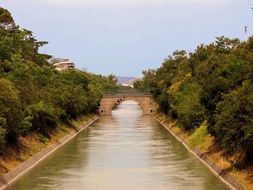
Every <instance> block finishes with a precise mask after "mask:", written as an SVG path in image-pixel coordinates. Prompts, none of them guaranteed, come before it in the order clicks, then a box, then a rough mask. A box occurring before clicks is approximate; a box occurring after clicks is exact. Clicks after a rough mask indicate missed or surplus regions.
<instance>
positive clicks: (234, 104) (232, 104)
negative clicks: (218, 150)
mask: <svg viewBox="0 0 253 190" xmlns="http://www.w3.org/2000/svg"><path fill="white" fill-rule="evenodd" d="M252 52H253V36H252V37H250V38H249V39H248V40H247V41H245V42H240V41H239V40H238V39H229V38H226V37H224V36H221V37H218V38H217V39H216V41H215V42H214V43H211V44H208V45H204V44H202V45H200V46H198V47H197V48H196V50H195V51H194V52H191V53H189V54H187V53H186V52H185V51H182V50H181V51H175V52H174V53H173V54H172V56H169V57H168V58H166V59H165V61H164V63H163V64H162V66H161V67H160V68H158V69H156V70H148V71H144V72H143V74H144V77H143V79H142V80H141V81H137V82H136V84H135V87H136V88H139V89H144V90H145V91H148V92H150V93H152V94H153V96H154V98H155V99H156V101H157V102H158V103H159V106H160V111H162V112H164V113H165V114H168V115H169V116H170V117H172V118H174V119H177V120H178V123H179V124H180V126H181V127H183V128H184V129H186V130H194V131H196V133H197V134H199V135H197V134H196V138H195V139H201V138H202V136H205V135H204V134H202V132H201V131H200V132H198V129H195V128H197V127H198V126H199V125H200V124H201V123H202V122H203V121H204V120H206V121H207V131H208V132H209V133H210V134H211V135H213V136H214V137H216V142H217V143H218V144H219V145H220V146H221V147H223V148H224V150H226V151H227V152H230V153H236V152H238V151H241V152H244V153H246V157H247V158H248V159H249V160H250V161H251V162H252V160H253V156H252V155H253V148H252V147H253V138H252V136H253V135H252V134H253V132H252V129H253V128H252V125H253V123H252V118H253V111H252V110H253V103H252V102H253V99H252V97H253V87H252V86H253V64H252V62H253V53H252ZM200 130H202V129H200ZM250 155H251V156H250Z"/></svg>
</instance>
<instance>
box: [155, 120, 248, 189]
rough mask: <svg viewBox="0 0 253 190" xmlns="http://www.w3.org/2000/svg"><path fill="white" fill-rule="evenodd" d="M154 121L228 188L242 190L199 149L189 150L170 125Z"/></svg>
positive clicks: (184, 140)
mask: <svg viewBox="0 0 253 190" xmlns="http://www.w3.org/2000/svg"><path fill="white" fill-rule="evenodd" d="M154 117H155V119H156V120H157V121H158V122H159V123H160V124H161V125H162V126H164V127H165V128H166V129H167V130H168V131H169V132H170V133H171V134H172V135H173V136H174V137H175V138H176V139H177V140H178V141H180V142H181V143H182V144H183V145H184V146H185V148H186V149H187V150H188V151H190V152H191V153H192V154H194V155H195V156H196V157H197V158H198V159H199V160H200V161H201V162H202V163H204V164H205V166H207V167H208V168H209V169H210V170H211V171H212V172H213V173H214V174H215V175H216V176H218V177H219V179H220V180H221V181H223V182H224V183H225V184H226V185H227V186H228V187H230V188H231V189H233V190H244V189H245V188H244V187H243V186H242V185H241V184H240V183H238V181H236V180H235V179H234V178H233V177H232V176H231V175H230V174H229V172H227V171H225V170H223V169H221V168H220V167H219V166H218V165H217V164H216V163H215V161H214V160H211V159H210V158H208V157H207V156H206V155H205V154H204V153H203V152H202V151H201V150H200V149H199V148H193V149H191V148H190V146H189V144H188V142H187V141H186V139H185V135H183V134H176V133H175V132H174V131H173V130H172V128H174V127H175V126H173V125H172V124H169V123H167V122H164V121H163V120H162V119H161V118H159V117H157V116H154Z"/></svg>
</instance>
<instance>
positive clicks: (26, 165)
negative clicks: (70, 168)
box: [0, 116, 99, 190]
mask: <svg viewBox="0 0 253 190" xmlns="http://www.w3.org/2000/svg"><path fill="white" fill-rule="evenodd" d="M98 118H99V117H98V116H95V117H93V118H91V119H89V121H87V122H85V123H84V124H83V126H81V127H80V128H79V129H78V130H77V131H71V132H70V133H68V134H67V135H66V136H64V137H62V138H60V139H59V140H58V141H57V142H55V143H53V144H51V145H49V146H48V147H46V148H45V149H43V150H42V151H41V152H39V153H37V154H36V155H34V156H32V157H31V158H30V159H28V160H26V161H24V162H23V163H22V164H20V165H19V166H18V167H17V168H15V169H13V170H11V171H10V172H8V173H6V174H5V175H3V176H0V190H2V189H4V188H6V187H7V185H9V184H11V183H12V182H14V181H15V180H16V179H18V178H19V177H21V176H22V175H23V174H24V173H26V172H27V171H29V170H30V169H32V168H33V167H34V166H36V165H37V164H38V163H39V162H41V161H42V160H44V159H45V158H46V157H48V156H49V155H50V154H52V153H53V152H54V151H56V150H57V149H58V148H60V147H61V146H63V145H64V144H65V143H67V142H68V141H69V140H71V139H73V138H74V137H75V136H76V135H78V134H79V133H80V132H82V131H83V130H85V129H86V128H88V127H89V126H90V125H91V124H93V123H94V122H95V121H96V120H98Z"/></svg>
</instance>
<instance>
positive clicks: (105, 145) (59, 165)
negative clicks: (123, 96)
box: [8, 101, 228, 190]
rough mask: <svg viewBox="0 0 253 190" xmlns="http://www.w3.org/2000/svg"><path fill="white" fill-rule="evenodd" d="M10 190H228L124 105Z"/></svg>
mask: <svg viewBox="0 0 253 190" xmlns="http://www.w3.org/2000/svg"><path fill="white" fill-rule="evenodd" d="M8 189H9V190H23V189H25V190H31V189H36V190H37V189H39V190H56V189H57V190H59V189H61V190H72V189H74V190H81V189H82V190H83V189H85V190H105V189H108V190H114V189H115V190H119V189H120V190H129V189H131V190H144V189H145V190H168V189H171V190H181V189H182V190H185V189H191V190H192V189H193V190H195V189H196V190H202V189H203V190H204V189H205V190H209V189H210V190H211V189H215V190H222V189H228V188H227V187H226V186H225V185H224V184H222V183H221V182H220V181H219V180H218V179H217V178H216V177H215V176H214V175H213V174H212V173H211V172H210V171H209V170H208V169H207V168H206V167H205V166H203V165H202V163H201V162H200V161H199V160H197V159H196V158H195V157H194V156H193V155H191V154H190V153H189V152H188V151H186V149H185V148H184V147H183V146H182V145H181V144H180V143H179V142H177V140H175V138H173V137H172V136H171V135H170V134H169V133H168V132H167V130H166V129H164V128H163V127H162V126H160V124H159V123H157V122H156V121H155V120H154V119H153V118H152V117H150V116H147V115H142V112H141V109H140V107H139V106H138V105H137V103H135V102H133V101H126V102H123V103H122V104H121V105H120V106H119V107H118V108H117V109H116V110H115V111H113V114H112V116H104V117H101V118H100V119H99V121H98V122H96V123H95V124H94V125H92V127H90V128H89V129H88V130H87V131H85V132H83V133H81V134H80V135H78V136H77V137H76V138H75V139H73V140H72V141H71V142H69V143H67V144H66V145H65V146H64V147H62V148H61V149H59V150H58V151H56V152H55V153H54V154H53V155H51V156H50V157H48V158H47V159H46V160H45V161H43V162H42V163H41V164H39V165H38V166H36V167H35V168H34V169H32V170H31V171H30V172H29V173H27V174H26V175H24V176H23V177H21V178H20V179H19V180H18V181H16V182H15V183H14V184H13V185H12V186H10V187H9V188H8Z"/></svg>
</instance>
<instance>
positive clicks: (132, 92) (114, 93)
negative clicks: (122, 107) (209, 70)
mask: <svg viewBox="0 0 253 190" xmlns="http://www.w3.org/2000/svg"><path fill="white" fill-rule="evenodd" d="M129 95H131V96H151V94H150V93H147V92H143V91H139V90H136V89H130V90H114V91H107V92H105V93H104V96H129Z"/></svg>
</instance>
